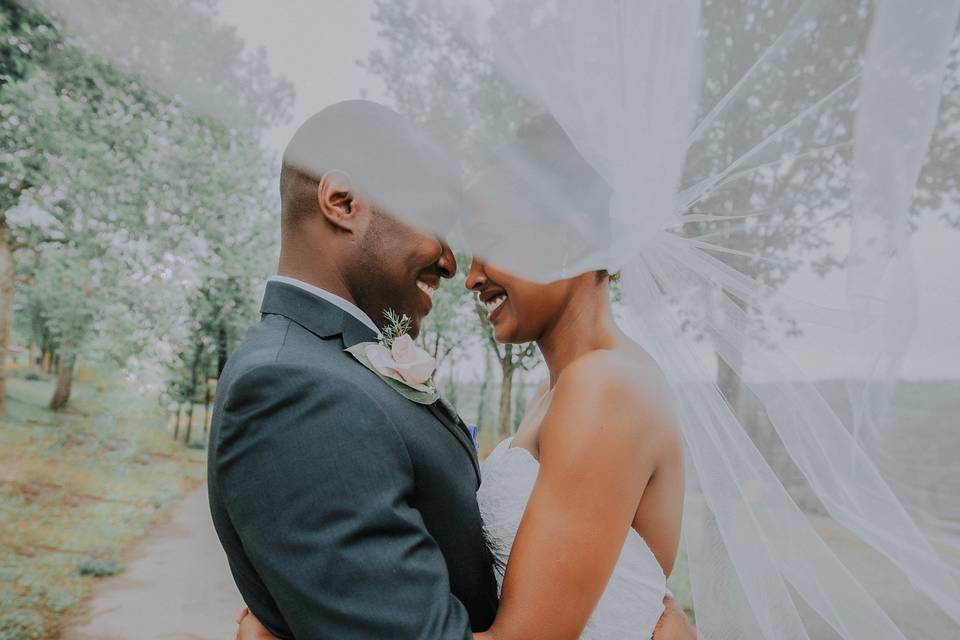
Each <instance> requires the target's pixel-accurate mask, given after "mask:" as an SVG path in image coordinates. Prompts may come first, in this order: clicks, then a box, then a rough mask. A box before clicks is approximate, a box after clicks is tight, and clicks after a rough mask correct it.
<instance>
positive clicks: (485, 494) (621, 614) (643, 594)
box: [477, 438, 667, 640]
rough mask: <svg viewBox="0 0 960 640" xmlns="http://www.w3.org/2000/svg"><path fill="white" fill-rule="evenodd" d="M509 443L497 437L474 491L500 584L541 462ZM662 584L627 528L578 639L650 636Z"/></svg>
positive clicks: (659, 574) (647, 550) (644, 550)
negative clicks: (605, 581)
mask: <svg viewBox="0 0 960 640" xmlns="http://www.w3.org/2000/svg"><path fill="white" fill-rule="evenodd" d="M511 442H512V438H508V439H507V440H504V441H503V442H501V443H500V444H499V446H497V448H496V449H494V451H493V453H491V454H490V456H489V457H488V458H487V459H486V460H485V461H484V463H483V466H482V471H483V482H482V484H481V485H480V490H479V491H478V493H477V500H478V502H479V503H480V514H481V515H482V516H483V530H484V535H485V536H486V539H487V544H488V545H489V546H490V550H491V552H492V554H493V560H494V567H495V569H496V576H497V588H498V589H502V588H503V574H504V571H505V569H506V566H507V559H508V558H509V557H510V549H511V547H512V546H513V540H514V538H515V537H516V535H517V529H518V528H519V527H520V519H521V518H522V517H523V512H524V509H526V506H527V502H528V501H529V499H530V495H531V493H532V492H533V484H534V482H535V481H536V479H537V473H538V472H539V470H540V463H539V462H537V459H536V458H534V457H533V455H531V453H530V452H529V451H527V450H526V449H523V448H520V447H511V446H510V445H511ZM571 588H574V589H575V588H576V586H575V585H571ZM666 589H667V586H666V578H665V577H664V575H663V569H661V567H660V563H659V562H657V559H656V557H655V556H654V555H653V552H652V551H651V550H650V547H649V546H647V543H646V541H645V540H644V539H643V538H642V537H640V534H638V533H637V532H636V531H634V530H633V529H630V532H629V533H628V535H627V539H626V542H625V544H624V546H623V551H622V552H621V553H620V559H619V560H618V561H617V565H616V567H615V569H614V571H613V575H612V576H611V578H610V582H609V583H608V584H607V588H606V590H605V591H604V592H603V596H602V597H601V599H600V602H599V603H598V604H597V608H596V609H595V610H594V612H593V615H592V616H591V618H590V621H589V622H588V623H587V626H586V628H585V629H584V631H583V634H582V635H581V636H580V638H581V640H628V639H630V638H638V639H639V638H643V639H644V640H646V639H648V638H652V637H653V629H654V627H656V625H657V621H658V620H659V619H660V615H661V614H662V613H663V597H664V594H665V593H666Z"/></svg>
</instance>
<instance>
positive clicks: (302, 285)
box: [267, 276, 380, 336]
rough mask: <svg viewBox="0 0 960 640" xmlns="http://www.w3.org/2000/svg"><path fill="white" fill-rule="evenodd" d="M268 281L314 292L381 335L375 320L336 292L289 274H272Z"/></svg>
mask: <svg viewBox="0 0 960 640" xmlns="http://www.w3.org/2000/svg"><path fill="white" fill-rule="evenodd" d="M267 282H282V283H284V284H289V285H291V286H294V287H297V288H299V289H303V290H304V291H306V292H307V293H312V294H313V295H315V296H317V297H318V298H322V299H323V300H326V301H327V302H329V303H330V304H333V305H336V306H338V307H340V308H341V309H343V310H344V311H346V312H347V313H349V314H350V315H352V316H353V317H354V318H356V319H357V320H359V321H360V322H362V323H363V324H365V325H367V326H368V327H370V328H371V329H373V331H374V332H375V333H376V334H377V335H378V336H379V335H380V329H378V328H377V325H375V324H374V323H373V320H371V319H370V316H368V315H367V314H366V313H364V312H363V310H362V309H361V308H360V307H358V306H357V305H355V304H353V303H352V302H350V301H349V300H345V299H344V298H341V297H340V296H338V295H337V294H335V293H330V292H329V291H327V290H326V289H321V288H320V287H315V286H313V285H312V284H309V283H307V282H304V281H303V280H297V279H296V278H290V277H288V276H271V277H270V278H269V279H268V280H267Z"/></svg>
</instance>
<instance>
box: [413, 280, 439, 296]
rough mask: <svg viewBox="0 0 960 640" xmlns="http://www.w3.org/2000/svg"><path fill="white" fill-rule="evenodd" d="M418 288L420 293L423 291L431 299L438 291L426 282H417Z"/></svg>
mask: <svg viewBox="0 0 960 640" xmlns="http://www.w3.org/2000/svg"><path fill="white" fill-rule="evenodd" d="M417 288H419V289H420V291H423V292H424V293H425V294H427V295H428V296H430V297H431V298H433V294H434V293H435V292H436V291H437V290H436V288H434V287H431V286H430V285H428V284H427V283H426V282H420V281H419V280H417Z"/></svg>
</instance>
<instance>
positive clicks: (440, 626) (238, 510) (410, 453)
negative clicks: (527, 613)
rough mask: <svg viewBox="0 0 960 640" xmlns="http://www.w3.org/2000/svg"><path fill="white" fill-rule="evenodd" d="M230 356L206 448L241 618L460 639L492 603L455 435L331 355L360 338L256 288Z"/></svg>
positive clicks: (356, 326)
mask: <svg viewBox="0 0 960 640" xmlns="http://www.w3.org/2000/svg"><path fill="white" fill-rule="evenodd" d="M261 311H262V313H263V318H262V320H261V321H260V323H259V324H257V325H255V326H253V327H252V328H251V330H250V332H249V334H248V335H247V337H246V339H245V340H244V342H243V343H242V344H241V345H240V346H239V348H238V349H237V350H236V351H235V352H234V353H233V355H232V356H231V357H230V359H229V361H228V363H227V366H226V368H225V369H224V371H223V375H222V376H221V378H220V385H219V387H218V390H217V402H216V406H215V408H214V414H213V425H212V428H211V432H210V447H209V465H208V478H209V492H210V509H211V512H212V515H213V522H214V525H215V526H216V529H217V534H218V535H219V536H220V541H221V543H222V544H223V548H224V550H225V551H226V553H227V559H228V560H229V563H230V568H231V570H232V572H233V577H234V579H235V581H236V583H237V586H238V587H239V589H240V593H241V594H242V595H243V598H244V600H245V601H246V603H247V605H248V606H249V607H250V609H251V610H252V611H253V612H254V613H255V614H256V615H257V617H258V618H260V620H262V621H263V623H264V624H265V625H266V626H267V628H268V629H270V630H271V631H272V632H273V633H274V635H277V636H279V637H281V638H296V639H297V640H307V639H311V638H332V639H335V640H350V639H354V638H356V639H360V638H364V639H366V638H370V639H372V638H376V639H386V638H390V639H396V640H403V639H405V638H423V639H424V640H426V639H435V638H436V639H446V638H457V639H462V638H469V637H470V630H471V629H473V630H475V631H479V630H484V629H486V628H488V627H489V626H490V624H491V623H492V621H493V618H494V615H495V612H496V607H497V593H496V582H495V579H494V576H493V568H492V564H491V558H490V554H489V552H488V551H487V548H486V545H485V544H484V540H483V534H482V529H481V520H480V513H479V510H478V507H477V502H476V490H477V487H478V486H479V479H480V475H479V466H478V463H477V459H476V454H475V452H474V449H473V445H472V442H471V439H470V436H469V434H468V432H467V431H466V428H465V427H464V425H463V423H462V422H461V421H460V420H459V418H456V417H455V416H451V415H449V414H448V413H447V412H446V411H445V410H444V409H443V408H442V407H441V406H438V405H433V406H425V405H420V404H416V403H414V402H411V401H409V400H406V399H405V398H403V397H402V396H401V395H400V394H398V393H397V392H396V391H394V390H392V389H391V388H390V387H389V386H388V385H387V384H385V383H384V382H383V381H382V380H380V379H379V378H378V377H377V376H376V375H375V374H374V373H373V372H371V371H369V370H368V369H366V368H365V367H364V366H363V365H361V364H360V363H358V362H357V361H356V360H355V359H354V358H353V356H351V355H350V354H349V353H346V352H345V351H344V348H345V347H347V346H352V345H354V344H356V343H358V342H363V341H365V340H373V339H374V335H373V332H372V331H371V330H370V329H369V328H368V327H366V326H365V325H364V324H363V323H362V322H360V321H358V320H357V319H356V318H354V317H352V316H351V315H350V314H348V313H346V312H344V311H342V310H341V309H339V308H337V307H336V306H335V305H332V304H330V303H328V302H326V301H324V300H322V299H320V298H318V297H316V296H313V295H311V294H310V293H308V292H306V291H303V290H301V289H299V288H297V287H292V286H290V285H287V284H283V283H276V282H272V283H269V284H268V285H267V290H266V294H265V296H264V301H263V307H262V309H261Z"/></svg>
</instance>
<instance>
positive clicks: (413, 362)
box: [390, 334, 437, 384]
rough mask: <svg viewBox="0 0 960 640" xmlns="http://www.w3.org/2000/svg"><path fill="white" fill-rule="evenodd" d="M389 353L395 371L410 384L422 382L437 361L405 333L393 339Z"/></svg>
mask: <svg viewBox="0 0 960 640" xmlns="http://www.w3.org/2000/svg"><path fill="white" fill-rule="evenodd" d="M390 354H391V355H392V356H393V361H394V363H395V365H394V367H395V368H396V370H397V373H399V374H400V376H401V377H402V378H403V379H404V381H406V382H409V383H410V384H424V383H425V382H426V381H427V380H429V379H430V377H431V376H433V372H434V371H435V370H436V368H437V361H436V360H434V359H433V357H431V356H430V354H429V353H427V352H426V351H424V350H423V349H421V348H420V347H418V346H417V345H416V344H415V343H414V341H413V338H411V337H410V336H409V335H407V334H403V335H402V336H400V337H399V338H397V339H396V340H394V341H393V348H391V349H390Z"/></svg>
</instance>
